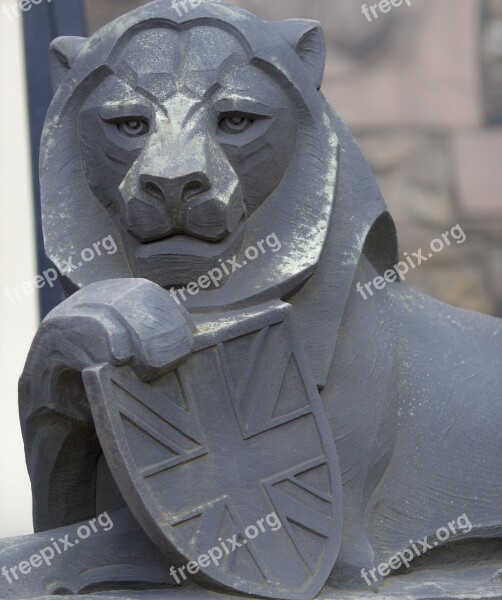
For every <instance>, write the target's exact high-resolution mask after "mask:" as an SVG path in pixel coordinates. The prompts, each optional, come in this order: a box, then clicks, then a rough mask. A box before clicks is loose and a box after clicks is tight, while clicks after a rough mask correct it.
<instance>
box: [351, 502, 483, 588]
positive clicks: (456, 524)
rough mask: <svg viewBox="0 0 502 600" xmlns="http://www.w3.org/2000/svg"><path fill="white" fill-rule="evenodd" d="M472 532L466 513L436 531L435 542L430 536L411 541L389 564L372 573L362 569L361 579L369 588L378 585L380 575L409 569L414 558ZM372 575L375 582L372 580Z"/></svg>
mask: <svg viewBox="0 0 502 600" xmlns="http://www.w3.org/2000/svg"><path fill="white" fill-rule="evenodd" d="M470 531H472V523H471V521H470V520H469V518H468V517H467V515H466V514H465V513H464V514H463V515H461V516H460V517H458V519H456V520H455V521H452V522H451V523H448V527H440V528H439V529H438V530H437V531H436V534H435V536H434V541H429V537H428V536H426V537H424V539H423V540H420V541H418V542H414V541H413V540H410V548H406V549H405V550H402V551H401V552H398V553H397V554H394V556H392V557H391V558H389V560H388V561H387V562H384V563H381V564H379V565H378V567H375V568H374V569H371V570H370V571H367V570H366V569H361V578H362V579H364V581H365V582H366V583H367V584H368V585H369V586H372V585H374V584H375V583H378V580H379V578H378V575H380V577H387V576H388V575H389V574H390V572H391V571H397V570H398V569H400V568H401V567H406V568H407V569H409V567H410V564H411V561H412V560H413V559H414V558H417V557H419V556H422V555H424V554H425V553H426V552H428V551H429V550H433V549H434V548H436V547H437V546H439V543H440V542H446V541H447V540H448V539H449V538H450V536H452V535H456V534H458V533H469V532H470ZM377 573H378V575H377ZM370 575H371V579H372V580H373V581H372V580H371V579H370Z"/></svg>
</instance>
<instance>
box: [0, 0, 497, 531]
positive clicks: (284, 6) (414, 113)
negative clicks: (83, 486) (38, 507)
mask: <svg viewBox="0 0 502 600" xmlns="http://www.w3.org/2000/svg"><path fill="white" fill-rule="evenodd" d="M5 1H10V0H0V5H1V2H5ZM53 1H54V3H55V4H56V3H57V2H58V1H59V0H53ZM71 1H72V2H76V1H78V2H80V0H71ZM83 1H84V10H85V17H84V19H85V23H84V25H85V27H86V28H87V31H88V32H89V33H92V32H94V31H95V30H96V29H98V28H99V27H100V26H101V25H103V24H104V23H106V22H107V21H109V20H111V19H113V18H115V17H117V16H119V15H121V14H123V13H125V12H127V11H129V10H131V9H133V8H135V7H136V6H138V5H140V4H145V3H146V2H138V1H137V0H83ZM166 1H169V0H166ZM63 2H64V3H65V6H67V3H68V2H70V0H63ZM235 3H236V4H239V5H241V6H243V7H245V8H248V9H250V10H252V11H254V12H255V13H257V14H258V15H259V16H261V17H263V18H264V19H270V20H273V19H282V18H288V17H306V18H314V19H318V20H320V21H322V23H323V26H324V29H325V32H326V39H327V43H328V63H327V69H326V77H325V80H324V85H323V91H324V94H325V95H326V96H327V97H328V99H329V101H330V102H331V103H332V104H333V106H334V107H335V109H336V110H337V111H338V113H339V114H340V115H341V116H342V118H343V119H344V120H345V121H346V122H347V124H348V125H349V127H350V128H351V130H352V131H353V133H354V135H355V137H356V139H357V140H358V142H359V143H360V145H361V147H362V149H363V152H364V153H365V155H366V157H367V159H368V160H369V162H370V164H371V166H372V168H373V170H374V172H375V174H376V176H377V179H378V181H379V183H380V186H381V188H382V191H383V194H384V197H385V199H386V201H387V203H388V205H389V207H390V210H391V213H392V215H393V216H394V219H395V221H396V223H397V228H398V234H399V239H400V250H401V252H404V251H410V252H413V251H416V250H418V249H419V248H424V249H425V248H426V247H428V246H429V244H430V242H431V240H433V239H434V238H436V237H438V236H440V235H441V234H442V233H443V232H445V231H447V230H450V229H451V228H452V227H453V226H454V225H456V224H460V225H461V227H462V228H463V229H464V231H465V232H466V234H467V242H466V243H465V244H463V245H461V246H457V245H454V246H452V247H450V248H448V249H446V250H444V251H443V252H441V253H438V254H436V255H434V257H433V259H431V260H430V261H428V262H427V263H426V264H423V265H421V266H420V268H417V269H416V270H414V271H412V272H411V273H410V276H409V278H408V280H407V283H408V284H409V285H410V286H412V287H414V288H415V289H418V290H420V291H423V292H425V293H428V294H430V295H432V296H435V297H436V298H439V299H441V300H443V301H445V302H448V303H450V304H454V305H456V306H460V307H463V308H467V309H471V310H477V311H480V312H485V313H488V314H492V315H498V316H500V317H502V0H412V1H411V6H410V7H408V6H407V5H406V4H405V3H404V4H403V5H402V6H401V7H399V8H393V9H392V11H391V12H389V13H387V14H380V16H379V17H378V18H377V19H372V21H371V22H368V20H367V19H366V18H365V17H364V15H363V14H362V10H361V7H362V4H363V3H362V2H360V0H235ZM367 4H369V5H372V4H374V2H371V1H370V2H368V3H367ZM43 6H44V5H43V4H41V5H39V6H33V7H32V10H31V11H30V13H29V14H30V19H31V22H32V23H34V24H35V25H34V27H35V26H36V19H37V15H38V16H41V15H42V12H37V11H41V10H42V9H43ZM16 27H17V26H16ZM7 30H8V34H6V35H8V36H9V37H8V39H9V40H10V41H9V42H8V44H7V45H8V49H6V44H5V43H3V44H2V45H1V46H0V53H4V52H7V53H9V54H8V58H7V60H5V58H4V61H3V62H1V63H0V64H1V67H0V68H1V71H0V78H1V79H0V81H2V82H7V81H8V82H9V83H10V82H12V81H14V82H17V84H16V85H15V86H14V87H13V89H12V93H11V94H10V95H9V99H8V104H9V106H15V108H16V110H15V111H14V112H12V110H13V109H12V108H11V109H10V110H11V112H10V113H9V114H11V115H12V114H15V115H17V117H18V118H21V116H22V114H23V111H25V105H24V102H25V100H24V96H23V94H24V92H23V89H22V85H21V83H22V77H21V76H20V73H19V68H17V69H16V68H13V60H14V59H13V58H12V57H11V55H12V56H14V58H15V57H16V56H17V60H19V61H20V56H19V52H21V49H20V48H21V47H20V40H19V37H15V35H19V34H15V35H14V33H13V25H12V23H9V22H8V21H7V19H6V18H5V16H4V15H2V14H0V40H1V41H2V42H3V41H4V38H3V36H4V32H5V31H7ZM63 33H64V32H63ZM33 35H35V34H33ZM13 36H14V37H13ZM16 44H17V46H16ZM14 47H15V48H17V50H16V52H18V54H17V55H16V54H15V53H14V54H13V52H14ZM0 59H1V56H0ZM37 60H43V59H42V58H37ZM19 65H21V66H20V68H22V64H21V61H20V62H19ZM19 65H18V66H19ZM3 100H4V102H5V99H3ZM16 111H17V112H16ZM3 114H6V113H5V111H4V113H3ZM24 115H25V120H24V121H23V120H22V119H21V121H20V122H19V126H20V127H26V122H27V116H26V113H24ZM13 126H14V125H13ZM9 131H10V129H9V128H7V132H9ZM6 135H8V134H6V130H4V131H3V132H2V134H0V143H5V138H6ZM7 140H8V141H7V150H8V152H9V154H12V152H14V151H13V150H12V143H11V142H10V141H9V138H7ZM4 147H5V146H4ZM27 151H28V150H27V149H26V148H24V150H22V149H21V148H18V147H17V146H15V153H18V154H19V157H21V158H20V159H19V160H18V161H17V162H16V168H15V169H14V168H13V167H12V162H9V161H8V160H5V161H4V160H2V161H0V183H3V187H2V194H1V195H0V211H1V212H0V215H1V217H0V226H1V227H2V231H1V235H2V238H3V240H4V245H3V246H2V247H3V248H6V250H4V252H3V253H2V270H1V272H0V285H1V286H2V288H4V289H5V286H8V285H12V284H16V282H17V281H19V277H18V275H19V272H20V271H21V270H22V269H27V270H28V271H30V269H33V264H32V263H30V260H31V258H30V253H29V252H26V248H29V243H28V246H26V247H25V249H24V250H22V249H20V247H19V240H20V239H21V236H23V235H24V236H25V237H27V238H28V242H29V238H30V236H31V235H32V234H33V231H32V229H30V228H31V221H30V218H31V217H30V218H27V219H20V218H19V215H20V214H22V213H21V212H20V210H21V209H20V210H14V211H12V210H11V211H10V212H5V210H2V208H4V209H5V206H6V203H11V202H13V201H15V202H16V203H18V205H19V206H24V205H26V206H28V205H29V203H30V197H29V195H30V191H29V189H28V188H27V189H25V187H26V186H25V187H23V185H24V184H25V183H26V177H27V174H26V172H25V171H23V170H22V169H21V168H20V167H19V165H22V164H25V163H24V162H23V160H25V159H26V153H27ZM23 156H24V159H23V158H22V157H23ZM19 161H21V162H19ZM13 173H16V177H15V179H14V178H13V177H12V175H13ZM6 185H7V186H10V187H6ZM35 196H36V190H35ZM16 206H17V205H16ZM35 217H36V215H35ZM13 260H15V261H16V263H15V265H16V266H15V269H14V270H13V269H12V268H10V269H4V266H5V265H7V264H11V263H12V261H13ZM14 277H16V281H12V280H13V279H14ZM1 302H2V303H1V305H0V306H1V309H2V315H1V317H0V318H1V319H4V318H5V315H6V312H5V306H6V305H5V300H4V299H3V298H2V301H1ZM35 302H36V297H35V296H31V304H30V305H29V306H26V305H23V307H22V306H21V305H16V308H15V310H16V312H15V314H14V313H13V312H12V310H13V309H12V307H9V308H10V309H11V312H10V313H9V316H8V319H9V320H11V321H12V323H21V322H23V323H25V324H26V326H27V327H28V329H29V331H30V332H31V330H32V329H33V327H34V325H33V323H32V321H30V318H31V319H32V317H30V315H32V314H33V311H34V303H35ZM0 323H1V326H0V327H1V329H0V332H1V335H2V339H3V343H4V344H5V345H6V349H5V351H4V352H3V353H2V355H1V356H2V359H1V360H2V362H1V364H0V369H1V372H0V381H1V382H2V384H3V385H2V396H1V398H0V409H1V410H2V412H1V415H2V417H1V419H2V429H1V430H0V431H1V432H2V433H1V437H0V452H1V456H2V457H5V456H7V462H5V459H4V463H3V465H4V466H3V467H2V463H0V468H2V469H3V470H2V472H1V473H0V482H1V485H2V488H4V486H5V487H7V486H9V485H10V482H12V481H13V479H12V478H13V477H14V478H15V477H16V474H19V475H18V479H16V482H17V483H15V485H14V489H12V491H11V489H9V488H8V487H7V489H9V494H8V498H7V499H5V498H4V496H5V494H2V495H1V496H2V502H1V503H0V536H2V535H12V534H14V533H18V532H19V533H23V532H24V530H26V529H28V528H29V526H30V525H29V520H30V515H29V513H28V511H27V508H26V507H27V505H28V503H27V502H26V501H23V502H22V503H21V504H19V502H18V500H19V497H21V496H22V497H23V498H26V497H27V496H29V489H28V487H27V481H26V475H25V472H24V471H23V464H22V446H21V444H20V436H19V426H18V424H17V420H16V419H17V417H16V410H15V408H14V407H15V403H16V398H15V380H16V379H17V377H18V376H19V374H20V372H21V369H22V361H23V360H24V353H25V346H24V345H23V342H21V341H17V339H16V337H15V335H14V333H12V334H11V333H9V330H8V329H6V328H5V324H4V321H0ZM30 328H31V329H30ZM14 330H15V328H14ZM13 346H15V348H16V350H17V352H14V353H13V354H12V356H9V352H8V349H9V348H12V347H13ZM21 355H22V356H21ZM5 407H7V409H6V408H5ZM5 432H9V434H8V435H7V434H6V433H5ZM11 436H12V437H11ZM16 461H17V462H16ZM7 463H8V465H7V466H8V467H9V468H8V469H6V468H5V465H6V464H7ZM14 516H16V518H15V519H14V518H13V517H14ZM21 529H23V531H21Z"/></svg>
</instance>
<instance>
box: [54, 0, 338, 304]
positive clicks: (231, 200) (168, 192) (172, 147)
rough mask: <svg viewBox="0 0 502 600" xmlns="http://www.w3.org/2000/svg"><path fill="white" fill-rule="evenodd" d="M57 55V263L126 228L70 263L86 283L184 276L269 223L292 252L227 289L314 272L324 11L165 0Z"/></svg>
mask: <svg viewBox="0 0 502 600" xmlns="http://www.w3.org/2000/svg"><path fill="white" fill-rule="evenodd" d="M180 12H181V13H183V16H181V17H180ZM51 53H52V65H53V82H54V87H55V90H56V93H55V98H54V101H53V103H52V106H51V109H50V111H49V115H48V119H47V122H46V127H45V133H44V139H43V141H42V173H43V178H42V189H43V203H44V229H45V237H46V247H47V251H48V254H49V256H50V257H51V258H52V259H53V260H54V261H55V263H56V264H57V265H58V266H61V261H62V260H64V259H65V258H66V257H67V256H69V255H71V254H72V253H78V252H79V251H80V250H81V249H82V248H85V247H87V246H89V245H91V247H92V243H93V242H95V241H96V240H97V239H99V237H100V236H101V234H105V235H110V234H113V235H114V236H116V239H117V241H118V240H120V241H121V242H122V248H121V251H120V252H118V253H117V255H115V256H113V257H107V261H106V262H105V261H101V260H100V262H99V264H98V262H97V261H96V263H95V264H94V263H93V264H89V265H84V266H83V268H82V269H78V271H75V272H74V273H71V274H68V276H67V278H68V280H70V281H71V282H72V283H73V284H74V285H75V286H82V285H85V284H87V283H90V282H91V281H96V280H99V279H106V278H111V277H117V276H118V277H120V276H131V273H132V275H133V276H137V277H146V278H148V279H150V280H152V281H154V282H156V283H158V284H160V285H162V286H163V287H166V288H170V287H171V286H180V285H186V284H187V283H189V282H191V281H194V280H195V281H196V280H197V278H199V277H200V276H201V275H204V274H205V273H207V272H208V271H209V270H210V269H212V268H213V267H215V266H217V265H218V261H220V262H221V261H222V259H223V260H226V259H228V258H229V257H233V256H237V257H238V256H239V255H240V253H242V252H243V251H244V250H245V249H246V248H247V247H248V246H250V245H253V244H255V243H256V241H258V240H260V239H263V238H266V236H269V235H270V234H272V233H274V234H275V235H276V236H277V237H279V238H280V239H281V246H282V247H281V252H280V253H277V254H273V253H268V255H267V256H264V257H263V260H262V261H261V262H260V268H259V269H256V268H249V269H246V270H243V272H242V273H241V272H240V271H237V272H235V273H230V275H229V277H228V281H226V282H224V283H225V295H226V298H227V299H228V298H229V297H231V298H232V300H234V301H235V302H243V301H246V299H249V298H251V297H256V296H257V295H258V296H260V295H263V294H265V295H267V292H268V291H269V290H271V289H272V288H273V289H275V290H276V292H275V293H276V294H277V290H279V289H281V290H282V291H283V292H287V291H289V290H291V289H293V288H294V287H295V286H296V285H298V283H299V282H300V281H301V280H304V279H305V278H306V277H307V276H308V275H309V274H310V273H311V272H312V270H313V269H314V267H315V265H316V263H317V262H318V260H319V257H320V253H321V250H322V247H323V244H324V241H325V238H326V234H327V229H328V224H329V220H330V215H331V209H332V205H333V199H334V189H335V180H336V173H337V138H336V135H335V134H334V131H333V126H332V122H331V120H332V114H331V111H330V109H329V106H328V105H327V103H326V102H325V100H324V98H323V96H322V94H321V93H320V91H319V90H320V86H321V81H322V75H323V69H324V63H325V56H326V52H325V45H324V39H323V34H322V30H321V28H320V25H319V24H318V23H317V22H315V21H306V20H301V19H298V20H296V19H294V20H287V21H280V22H264V21H262V20H260V19H258V18H257V17H255V16H254V15H251V14H250V13H248V12H246V11H243V10H241V9H238V8H236V7H235V6H232V5H229V4H227V3H225V2H219V1H215V0H204V2H202V3H200V5H199V6H198V7H197V8H196V9H192V10H191V11H189V12H187V14H184V11H180V10H179V6H178V5H177V4H175V3H172V2H171V0H156V1H155V2H152V3H151V4H148V5H146V6H144V7H142V8H140V9H138V10H136V11H133V12H132V13H129V14H128V15H126V16H124V17H122V18H120V19H118V20H117V21H115V22H113V23H111V24H109V25H107V26H106V27H104V28H103V29H102V30H100V31H99V32H98V33H96V34H95V35H94V36H92V37H91V38H89V39H85V38H59V39H57V40H55V41H54V42H53V44H52V46H51ZM62 232H64V233H63V234H62ZM257 271H261V276H260V275H259V274H258V273H257ZM265 272H266V273H267V277H266V278H265V279H267V281H264V277H263V273H265ZM221 292H222V289H221V288H220V289H219V290H211V289H210V290H208V291H207V292H205V293H204V294H201V295H200V297H199V298H198V299H197V302H198V303H199V304H204V303H209V304H214V303H216V304H217V303H218V301H217V300H215V298H216V297H218V294H220V295H221ZM211 295H212V299H211V300H208V298H209V297H210V296H211Z"/></svg>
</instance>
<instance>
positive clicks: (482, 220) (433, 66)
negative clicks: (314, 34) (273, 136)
mask: <svg viewBox="0 0 502 600" xmlns="http://www.w3.org/2000/svg"><path fill="white" fill-rule="evenodd" d="M86 3H87V11H88V16H89V24H90V28H91V30H95V29H96V28H97V27H99V26H100V25H101V24H103V23H105V22H106V21H108V20H110V19H112V18H113V17H115V16H118V15H119V14H122V13H124V12H126V11H127V10H130V9H131V8H134V7H135V6H137V5H139V4H144V3H145V2H138V1H136V0H86ZM235 3H236V4H239V5H241V6H244V7H245V8H248V9H249V10H252V11H253V12H255V13H256V14H258V15H260V16H261V17H263V18H265V19H282V18H288V17H300V16H301V17H307V18H314V19H318V20H320V21H322V23H323V26H324V29H325V32H326V38H327V42H328V62H327V69H326V78H325V82H324V86H323V91H324V93H325V95H326V96H327V97H328V99H329V100H330V102H331V103H332V104H333V106H334V107H335V108H336V110H337V111H338V112H339V113H340V115H341V116H342V118H344V119H345V121H346V122H347V124H348V125H349V127H350V128H351V130H352V131H353V133H354V134H355V136H356V138H357V139H358V141H359V143H360V144H361V147H362V149H363V151H364V153H365V155H366V157H367V158H368V160H369V162H370V164H371V166H372V168H373V170H374V172H375V174H376V176H377V178H378V181H379V183H380V186H381V188H382V191H383V194H384V197H385V199H386V201H387V203H388V205H389V207H390V210H391V212H392V214H393V216H394V218H395V220H396V223H397V227H398V233H399V239H400V249H401V252H405V251H409V252H414V251H416V250H418V249H419V248H423V249H424V254H426V255H427V253H426V252H425V249H428V248H429V244H430V242H431V241H432V240H433V239H435V238H437V237H438V236H439V237H440V236H441V234H442V233H444V232H446V231H448V230H450V229H451V228H452V227H453V226H454V225H456V224H460V225H461V227H462V229H463V230H464V231H465V233H466V234H467V240H466V242H465V243H464V244H462V245H456V244H453V245H452V246H451V247H449V248H446V249H445V250H444V251H442V252H440V253H437V254H435V255H434V256H433V258H431V259H430V260H428V261H427V262H426V263H425V264H422V265H421V266H420V267H419V268H417V269H415V270H414V271H412V272H411V273H410V276H409V279H408V283H409V285H411V286H412V287H414V288H415V289H417V290H420V291H423V292H425V293H428V294H430V295H432V296H435V297H437V298H439V299H441V300H444V301H445V302H448V303H450V304H454V305H456V306H461V307H464V308H468V309H472V310H477V311H481V312H486V313H489V314H495V315H498V316H502V0H469V1H466V0H464V1H462V2H459V0H440V1H438V0H410V1H409V4H410V6H408V5H407V2H403V4H402V6H400V7H394V8H392V10H391V11H390V12H387V13H386V14H383V13H377V14H378V17H377V18H375V17H374V16H373V15H372V13H371V12H369V17H370V19H371V21H370V20H368V18H366V17H365V16H364V15H363V13H362V6H361V4H362V3H360V2H359V0H273V1H270V0H235ZM371 5H373V2H369V3H368V6H371Z"/></svg>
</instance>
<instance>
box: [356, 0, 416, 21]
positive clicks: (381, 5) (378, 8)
mask: <svg viewBox="0 0 502 600" xmlns="http://www.w3.org/2000/svg"><path fill="white" fill-rule="evenodd" d="M411 1H412V0H380V2H377V3H376V4H371V5H370V6H368V5H367V4H363V5H362V7H361V12H362V13H363V15H364V16H365V17H366V18H367V19H368V22H369V23H371V22H372V21H373V19H378V17H379V16H380V13H382V14H385V13H388V12H390V11H391V10H392V9H393V8H398V7H399V6H402V5H403V4H407V5H408V6H411ZM370 12H371V14H370ZM371 15H373V16H371Z"/></svg>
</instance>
